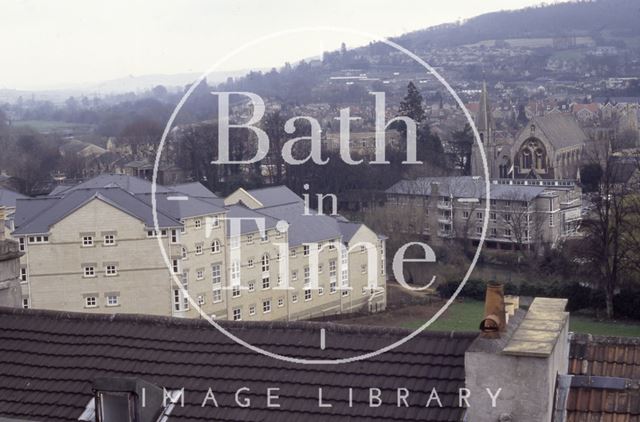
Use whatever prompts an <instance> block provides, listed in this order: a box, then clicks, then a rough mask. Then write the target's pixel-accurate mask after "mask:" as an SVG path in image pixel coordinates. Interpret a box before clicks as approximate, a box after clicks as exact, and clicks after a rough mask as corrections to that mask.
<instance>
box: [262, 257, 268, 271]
mask: <svg viewBox="0 0 640 422" xmlns="http://www.w3.org/2000/svg"><path fill="white" fill-rule="evenodd" d="M268 271H269V254H264V255H262V272H263V273H265V272H268Z"/></svg>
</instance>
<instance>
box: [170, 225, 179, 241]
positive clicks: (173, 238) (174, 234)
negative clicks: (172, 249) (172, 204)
mask: <svg viewBox="0 0 640 422" xmlns="http://www.w3.org/2000/svg"><path fill="white" fill-rule="evenodd" d="M171 243H173V244H176V243H178V230H176V229H171Z"/></svg>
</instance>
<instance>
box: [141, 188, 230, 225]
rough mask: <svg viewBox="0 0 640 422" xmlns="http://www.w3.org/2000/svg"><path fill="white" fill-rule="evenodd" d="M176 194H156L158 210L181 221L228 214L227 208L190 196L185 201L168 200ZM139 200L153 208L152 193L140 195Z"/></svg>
mask: <svg viewBox="0 0 640 422" xmlns="http://www.w3.org/2000/svg"><path fill="white" fill-rule="evenodd" d="M175 196H176V194H175V193H167V192H162V193H158V194H156V206H157V208H158V210H161V211H162V212H163V213H165V214H167V215H170V216H171V217H173V218H175V219H177V220H180V219H183V218H189V217H197V216H201V215H206V214H217V213H224V212H226V209H225V208H222V207H219V206H217V205H214V204H212V203H211V202H207V201H203V200H202V199H200V198H196V197H192V196H188V198H189V199H187V200H185V201H183V200H180V201H177V200H169V199H168V198H171V197H175ZM136 197H137V198H139V199H140V200H142V201H144V203H145V204H147V205H149V206H150V207H152V202H151V197H152V195H151V194H150V193H144V194H138V195H136Z"/></svg>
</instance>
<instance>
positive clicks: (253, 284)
mask: <svg viewBox="0 0 640 422" xmlns="http://www.w3.org/2000/svg"><path fill="white" fill-rule="evenodd" d="M249 291H250V292H255V291H256V282H255V281H250V282H249Z"/></svg>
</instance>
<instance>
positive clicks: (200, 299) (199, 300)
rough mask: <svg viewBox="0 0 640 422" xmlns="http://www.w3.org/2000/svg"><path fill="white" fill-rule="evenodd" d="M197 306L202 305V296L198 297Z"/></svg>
mask: <svg viewBox="0 0 640 422" xmlns="http://www.w3.org/2000/svg"><path fill="white" fill-rule="evenodd" d="M198 305H200V306H202V305H204V295H198Z"/></svg>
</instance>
